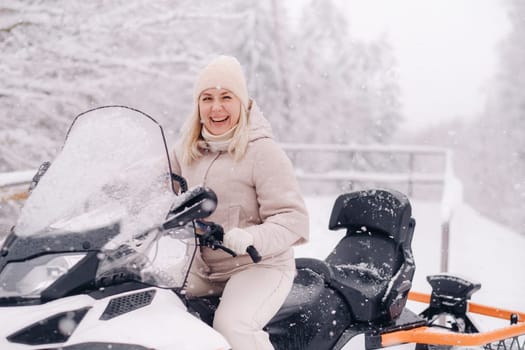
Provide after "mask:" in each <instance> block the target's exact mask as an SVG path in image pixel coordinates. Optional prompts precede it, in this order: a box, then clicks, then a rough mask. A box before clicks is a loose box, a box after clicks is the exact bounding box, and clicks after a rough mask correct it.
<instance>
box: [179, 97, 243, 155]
mask: <svg viewBox="0 0 525 350" xmlns="http://www.w3.org/2000/svg"><path fill="white" fill-rule="evenodd" d="M250 109H251V101H250V102H249V106H248V108H245V106H244V104H242V103H241V112H240V116H239V122H238V123H237V128H236V129H235V132H234V133H233V137H232V140H231V142H230V145H229V146H228V153H229V154H230V155H231V156H232V157H233V158H234V159H235V160H236V161H237V160H240V159H241V158H242V157H243V156H244V154H245V153H246V149H247V148H248V142H249V136H250V135H249V126H248V124H249V123H248V119H249V114H250ZM199 114H200V113H199V105H198V103H196V105H195V108H194V109H193V113H192V115H191V116H190V117H189V118H188V120H187V121H186V123H185V124H184V127H183V129H182V147H181V148H182V162H183V163H184V164H186V165H189V164H191V163H192V162H194V161H196V160H197V159H199V158H200V157H202V156H203V155H204V153H203V150H202V147H201V144H202V142H204V139H203V138H202V135H201V132H202V125H203V124H202V123H201V120H200V115H199Z"/></svg>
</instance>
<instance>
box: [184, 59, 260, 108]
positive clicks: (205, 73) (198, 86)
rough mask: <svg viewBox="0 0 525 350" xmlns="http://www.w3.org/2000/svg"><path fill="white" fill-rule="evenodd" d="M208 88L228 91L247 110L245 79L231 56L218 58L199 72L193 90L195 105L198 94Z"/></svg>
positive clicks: (239, 65)
mask: <svg viewBox="0 0 525 350" xmlns="http://www.w3.org/2000/svg"><path fill="white" fill-rule="evenodd" d="M210 88H217V89H221V88H222V89H226V90H230V91H231V92H233V93H234V94H235V96H237V97H238V98H239V99H240V100H241V103H242V104H243V105H244V108H248V103H249V101H250V97H249V96H248V88H247V86H246V79H245V77H244V73H243V71H242V67H241V64H240V63H239V61H238V60H237V59H236V58H235V57H232V56H219V57H217V58H215V59H214V60H213V61H211V62H210V63H209V64H208V65H207V66H206V67H204V69H203V70H202V71H201V72H200V74H199V76H198V78H197V81H196V82H195V88H194V99H195V103H198V100H199V96H200V94H201V93H202V92H203V91H204V90H206V89H210Z"/></svg>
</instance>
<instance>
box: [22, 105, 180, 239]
mask: <svg viewBox="0 0 525 350" xmlns="http://www.w3.org/2000/svg"><path fill="white" fill-rule="evenodd" d="M174 198H175V195H174V194H173V192H172V190H171V184H170V177H169V165H168V160H167V157H166V149H165V145H164V141H163V138H162V134H161V130H160V127H159V125H158V124H156V123H155V122H153V121H152V120H151V119H149V118H147V117H146V116H144V115H142V114H141V113H139V112H137V111H134V110H131V109H126V108H123V107H111V108H101V109H95V110H92V111H90V112H88V113H86V114H83V115H81V116H80V117H78V118H77V120H76V121H75V123H74V124H73V126H72V128H71V130H70V132H69V134H68V137H67V140H66V142H65V144H64V147H63V148H62V150H61V151H60V153H59V154H58V156H57V157H56V159H55V160H54V161H53V162H52V165H51V167H50V168H49V170H48V171H47V173H46V174H45V175H44V176H43V177H42V178H41V180H40V183H39V184H38V186H37V187H36V188H35V190H34V191H33V193H32V194H31V196H30V197H29V198H28V200H27V202H26V204H25V206H24V208H23V209H22V211H21V214H20V217H19V220H18V223H17V225H16V228H15V230H16V231H15V232H16V233H17V235H20V236H27V235H33V234H46V233H53V234H57V233H60V232H67V231H69V232H71V231H73V232H78V231H83V230H87V229H93V228H96V227H102V226H104V225H108V224H111V223H114V222H117V221H120V223H121V225H122V234H123V235H124V236H125V237H129V236H130V235H132V234H135V233H137V232H139V231H140V230H144V229H147V228H149V227H151V226H154V225H157V224H159V223H161V222H162V220H163V219H164V218H165V217H166V214H167V211H168V210H169V208H170V205H171V203H172V202H173V200H174Z"/></svg>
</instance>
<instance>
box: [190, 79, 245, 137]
mask: <svg viewBox="0 0 525 350" xmlns="http://www.w3.org/2000/svg"><path fill="white" fill-rule="evenodd" d="M240 114H241V100H239V98H238V97H237V96H235V95H234V94H233V93H232V92H230V91H229V90H226V89H222V88H220V87H219V86H218V87H216V88H211V89H206V90H204V91H203V92H202V94H201V96H200V98H199V115H200V118H201V123H203V124H204V128H203V132H208V133H210V134H212V135H214V136H216V135H222V134H224V133H229V134H230V135H229V136H231V135H233V131H234V128H235V126H236V125H237V123H238V122H239V118H240Z"/></svg>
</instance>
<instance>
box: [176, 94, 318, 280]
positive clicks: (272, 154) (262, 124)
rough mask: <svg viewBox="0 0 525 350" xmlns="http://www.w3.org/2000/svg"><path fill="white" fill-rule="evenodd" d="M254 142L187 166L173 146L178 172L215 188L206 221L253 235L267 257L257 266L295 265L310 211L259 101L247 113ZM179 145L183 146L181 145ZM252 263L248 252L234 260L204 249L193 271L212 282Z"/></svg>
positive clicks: (207, 152)
mask: <svg viewBox="0 0 525 350" xmlns="http://www.w3.org/2000/svg"><path fill="white" fill-rule="evenodd" d="M249 130H250V131H249V132H250V142H249V144H248V148H247V151H246V154H245V156H244V157H243V158H242V159H240V160H239V161H235V160H234V159H233V157H232V156H231V155H230V154H229V153H228V152H227V151H218V152H214V151H212V150H211V149H210V148H209V147H206V146H205V143H204V142H203V147H204V149H205V154H204V156H203V157H201V158H199V159H198V160H197V161H194V162H193V163H192V164H190V165H189V166H188V165H186V164H183V163H182V162H179V161H178V159H181V150H180V148H178V147H177V148H176V149H175V157H174V171H175V172H176V173H177V174H180V175H182V176H184V177H185V178H186V180H187V181H188V186H189V187H190V188H191V187H193V186H196V185H205V186H208V187H210V188H211V189H213V190H214V191H215V193H216V194H217V197H218V205H217V209H216V210H215V212H214V213H213V214H212V215H211V216H210V217H209V218H208V219H207V220H210V221H214V222H216V223H219V224H221V225H222V226H223V227H224V231H225V232H228V230H230V229H231V228H233V227H239V228H243V229H245V230H246V231H248V232H250V233H251V234H253V237H254V244H253V245H254V246H255V248H256V249H257V250H258V251H259V253H260V254H261V256H262V257H263V260H262V261H261V262H260V263H259V265H265V266H272V267H276V268H282V269H293V268H294V266H295V264H294V256H293V250H292V248H291V247H292V246H293V245H297V244H301V243H304V242H306V241H307V240H308V237H309V222H308V214H307V211H306V208H305V205H304V201H303V199H302V197H301V194H300V191H299V186H298V184H297V180H296V178H295V175H294V170H293V167H292V164H291V162H290V160H289V159H288V157H287V156H286V154H285V153H284V151H283V150H282V149H281V148H280V147H279V146H278V145H277V144H276V142H275V141H274V140H273V138H272V131H271V127H270V124H269V123H268V121H267V120H266V119H265V118H264V117H263V115H262V113H261V112H260V111H259V109H258V108H257V106H256V105H255V103H253V104H252V108H251V112H250V116H249ZM179 147H180V146H179ZM251 264H253V262H252V261H251V258H250V257H249V256H248V255H239V256H237V257H235V258H233V257H231V256H230V255H228V254H227V253H225V252H223V251H221V250H212V249H210V248H206V247H202V248H201V250H200V254H198V256H197V258H196V261H195V263H194V269H193V270H194V271H195V272H197V273H198V274H199V275H202V276H203V277H207V278H209V279H211V280H226V279H228V278H229V277H230V276H231V275H232V273H233V272H235V271H238V270H240V269H243V268H245V267H247V266H250V265H251Z"/></svg>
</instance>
